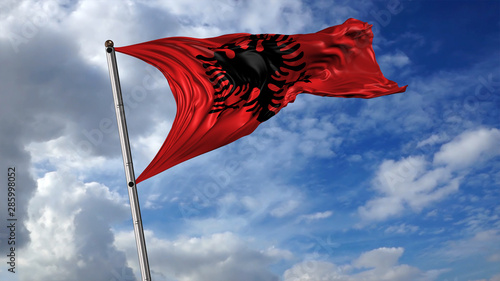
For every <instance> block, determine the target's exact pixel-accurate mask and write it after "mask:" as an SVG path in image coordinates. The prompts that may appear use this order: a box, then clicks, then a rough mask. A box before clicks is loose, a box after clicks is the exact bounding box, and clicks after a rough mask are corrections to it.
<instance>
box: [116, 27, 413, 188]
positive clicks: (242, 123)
mask: <svg viewBox="0 0 500 281" xmlns="http://www.w3.org/2000/svg"><path fill="white" fill-rule="evenodd" d="M372 39H373V33H372V32H371V25H369V24H367V23H365V22H362V21H359V20H356V19H348V20H347V21H346V22H344V23H343V24H341V25H338V26H332V27H329V28H326V29H324V30H321V31H319V32H316V33H310V34H296V35H282V34H247V33H237V34H228V35H222V36H219V37H213V38H205V39H197V38H188V37H171V38H164V39H158V40H154V41H150V42H145V43H140V44H136V45H131V46H125V47H117V48H116V51H118V52H121V53H124V54H128V55H131V56H134V57H137V58H139V59H141V60H144V61H145V62H147V63H149V64H151V65H153V66H155V67H157V68H158V69H159V70H160V71H161V72H162V73H163V74H164V75H165V77H166V79H167V80H168V83H169V85H170V89H171V90H172V93H173V95H174V98H175V101H176V103H177V113H176V116H175V119H174V122H173V124H172V128H171V130H170V132H169V134H168V136H167V138H166V140H165V142H164V143H163V145H162V146H161V148H160V150H159V151H158V153H157V155H156V156H155V157H154V159H153V160H152V161H151V163H150V164H149V165H148V166H147V168H146V169H145V170H144V171H143V172H142V174H141V175H140V176H139V177H138V178H137V180H136V182H137V183H139V182H141V181H143V180H145V179H147V178H149V177H152V176H154V175H156V174H158V173H161V172H163V171H164V170H166V169H168V168H170V167H172V166H175V165H177V164H179V163H181V162H184V161H186V160H188V159H190V158H193V157H196V156H198V155H200V154H203V153H206V152H209V151H211V150H214V149H216V148H218V147H221V146H224V145H226V144H229V143H231V142H233V141H235V140H237V139H239V138H241V137H243V136H246V135H248V134H250V133H252V132H253V131H254V130H255V129H256V128H257V126H259V125H260V124H261V123H262V122H264V121H266V120H268V119H269V118H271V117H272V116H274V115H276V114H277V113H278V112H279V111H280V110H281V109H282V108H283V107H285V106H286V105H287V104H288V103H290V102H293V101H294V100H295V97H296V96H297V94H300V93H309V94H314V95H319V96H328V97H346V98H348V97H351V98H374V97H379V96H384V95H389V94H394V93H401V92H404V91H405V89H406V86H404V87H399V86H398V85H397V83H395V82H393V81H390V80H388V79H386V78H385V77H384V75H383V74H382V72H381V71H380V67H379V66H378V64H377V62H376V59H375V54H374V52H373V48H372Z"/></svg>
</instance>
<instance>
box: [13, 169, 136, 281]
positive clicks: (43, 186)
mask: <svg viewBox="0 0 500 281" xmlns="http://www.w3.org/2000/svg"><path fill="white" fill-rule="evenodd" d="M125 202H126V199H125V198H122V197H120V196H119V195H118V194H117V193H114V192H111V191H110V190H109V189H108V187H106V186H104V185H101V184H99V183H95V182H90V183H83V182H80V181H78V180H76V179H75V178H74V177H73V176H71V175H68V174H64V173H58V172H50V173H47V174H46V175H45V176H44V177H43V178H41V179H39V180H38V189H37V191H36V193H35V195H34V196H33V198H32V199H31V201H30V204H29V209H28V213H29V219H28V221H27V222H26V225H27V227H28V229H29V231H30V232H31V234H30V236H31V237H30V238H31V244H30V245H29V247H26V248H24V249H21V250H20V253H19V259H20V260H19V263H20V264H23V270H22V271H20V274H21V275H20V276H21V278H22V279H23V280H29V279H31V278H33V276H36V278H37V280H40V281H42V280H65V281H66V280H113V278H115V277H116V275H117V274H118V273H120V274H122V273H123V274H128V275H129V276H132V271H131V269H130V268H129V267H128V265H127V262H126V259H125V254H124V253H123V252H121V251H119V250H117V249H116V247H114V246H113V240H114V235H113V233H112V232H111V225H110V223H112V222H115V223H120V222H122V221H124V220H126V219H127V218H128V216H129V213H130V210H129V207H128V206H127V205H126V203H125ZM118 275H119V274H118ZM128 280H133V279H128Z"/></svg>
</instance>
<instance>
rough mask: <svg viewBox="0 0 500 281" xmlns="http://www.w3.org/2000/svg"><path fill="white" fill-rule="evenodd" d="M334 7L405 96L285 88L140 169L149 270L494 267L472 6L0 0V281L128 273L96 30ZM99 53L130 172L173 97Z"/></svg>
mask: <svg viewBox="0 0 500 281" xmlns="http://www.w3.org/2000/svg"><path fill="white" fill-rule="evenodd" d="M348 18H356V19H359V20H362V21H365V22H368V23H370V24H373V32H374V35H375V37H374V40H373V48H374V50H375V54H376V57H377V61H378V63H379V65H380V67H381V69H382V72H383V73H384V75H385V76H386V77H387V78H388V79H390V80H393V81H396V82H397V83H398V84H399V85H400V86H403V85H408V89H407V91H406V92H405V93H401V94H396V95H391V96H384V97H379V98H376V99H371V100H362V99H343V98H326V97H318V96H312V95H306V94H303V95H299V96H298V97H297V99H296V101H295V102H294V103H292V104H289V105H288V106H287V107H286V108H284V109H283V110H281V111H280V112H279V114H277V115H276V116H275V117H273V118H271V119H270V120H269V121H266V122H264V123H263V124H261V125H260V126H259V127H258V128H257V130H256V131H255V132H254V133H253V134H251V135H249V136H247V137H244V138H242V139H240V140H238V141H236V142H234V143H232V144H229V145H227V146H225V147H222V148H220V149H217V150H215V151H212V152H209V153H207V154H204V155H202V156H199V157H196V158H194V159H191V160H189V161H187V162H184V163H182V164H180V165H177V166H175V167H173V168H171V169H169V170H167V171H165V172H164V173H162V174H160V175H158V176H156V177H153V178H151V179H148V180H146V181H144V182H142V183H140V184H139V185H138V193H139V197H140V203H141V211H142V217H143V224H144V229H145V235H146V243H147V248H148V255H149V263H150V266H151V272H152V279H153V280H154V281H160V280H168V281H173V280H178V281H187V280H190V281H206V280H218V281H234V280H239V281H253V280H258V281H277V280H283V281H299V280H301V281H302V280H312V281H320V280H343V281H361V280H384V281H407V280H416V281H428V280H429V281H433V280H440V281H466V280H474V281H498V280H500V205H499V204H498V202H500V188H499V187H500V157H499V156H500V148H499V145H498V144H499V143H500V117H499V108H500V97H499V94H500V48H499V46H500V2H499V1H489V0H481V1H452V0H450V1H397V0H387V1H385V0H382V1H368V0H367V1H327V0H323V1H321V0H320V1H305V0H302V1H299V0H286V1H285V0H267V1H263V0H262V1H261V0H252V1H250V0H249V1H238V0H222V1H195V0H167V1H154V0H152V1H144V0H143V1H133V0H127V1H118V0H116V1H113V0H112V1H97V0H95V1H93V0H84V1H64V0H61V1H55V0H47V1H34V0H24V1H11V0H2V1H1V3H0V50H1V52H0V85H1V88H0V101H1V102H0V219H1V220H2V222H1V224H0V225H2V227H1V228H0V254H1V255H0V280H27V281H28V280H29V281H38V280H40V281H45V280H51V281H57V280H61V281H62V280H64V281H71V280H77V281H86V280H89V281H90V280H102V281H112V280H113V281H129V280H140V271H139V266H138V258H137V252H136V248H135V241H134V234H133V225H132V219H131V213H130V205H129V201H128V194H127V188H126V182H125V176H124V170H123V165H122V158H121V157H122V156H121V150H120V143H119V138H118V130H117V126H116V118H115V113H114V108H113V99H112V93H111V86H110V81H109V74H108V69H107V63H106V55H105V50H104V42H105V40H107V39H112V40H113V41H114V42H115V45H116V46H126V45H130V44H135V43H140V42H144V41H149V40H153V39H158V38H163V37H169V36H188V37H197V38H205V37H212V36H218V35H222V34H227V33H237V32H248V33H282V34H295V33H310V32H316V31H319V30H321V29H323V28H326V27H328V26H332V25H337V24H341V23H343V22H344V21H345V20H347V19H348ZM117 59H118V66H119V72H120V78H121V83H122V90H123V95H124V100H125V105H126V109H125V110H126V114H127V123H128V130H129V135H130V142H131V145H132V155H133V159H134V165H135V171H136V175H138V174H139V173H140V172H141V171H143V170H144V168H145V167H146V166H147V165H148V163H149V161H150V160H151V159H152V158H153V157H154V155H155V154H156V151H157V150H158V148H159V147H160V145H161V144H162V143H163V140H164V139H165V137H166V136H167V134H168V131H169V128H170V126H171V124H172V121H173V118H174V116H175V102H174V100H173V97H172V94H171V92H170V89H169V87H168V84H167V82H166V79H164V78H163V77H162V75H161V74H160V72H159V71H158V70H156V69H155V68H153V67H152V66H149V65H148V64H146V63H144V62H142V61H140V60H138V59H135V58H133V57H130V56H127V55H123V54H117ZM9 168H15V180H14V182H15V196H11V195H9V194H8V189H7V188H8V184H9V182H12V181H9V176H8V172H9ZM11 197H14V198H15V219H17V220H16V221H15V232H14V233H13V234H12V233H11V232H10V229H9V227H8V226H9V224H10V223H12V221H8V220H7V219H8V218H9V214H8V198H11ZM12 235H14V236H12ZM11 237H14V238H15V240H14V241H15V247H14V248H15V249H14V251H12V250H11V247H12V246H13V245H9V244H8V242H9V241H12V239H11V240H9V238H11ZM12 252H13V253H14V255H15V268H14V271H15V273H12V272H10V271H9V269H10V268H12V267H11V265H9V264H8V262H9V261H10V260H11V257H8V255H11V253H12Z"/></svg>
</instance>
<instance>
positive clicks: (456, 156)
mask: <svg viewBox="0 0 500 281" xmlns="http://www.w3.org/2000/svg"><path fill="white" fill-rule="evenodd" d="M498 143H500V131H499V130H498V129H495V128H493V129H484V128H482V129H478V130H473V131H466V132H463V133H462V134H460V135H458V136H457V137H455V138H454V139H452V140H451V141H450V142H448V143H445V144H443V145H442V146H441V149H440V150H439V151H438V152H437V153H436V154H435V155H434V160H433V162H430V161H428V160H426V159H425V158H424V156H409V157H407V158H404V159H402V160H399V161H394V160H385V161H384V162H382V164H381V165H380V166H379V169H378V171H377V174H376V176H375V179H374V181H373V188H374V190H375V191H376V192H377V193H378V195H377V196H375V198H373V199H370V200H369V201H368V202H367V203H366V204H365V205H364V206H361V207H359V209H358V213H359V215H360V216H361V218H362V219H363V220H366V221H380V220H385V219H387V218H390V217H396V216H400V215H401V214H402V213H403V212H404V211H406V210H408V209H411V210H413V211H415V212H420V211H421V210H422V209H423V208H425V207H427V206H429V205H430V204H432V203H433V202H436V201H439V200H442V199H444V198H446V197H447V196H448V195H450V194H452V193H454V192H456V191H457V190H458V188H459V185H460V181H461V180H462V178H463V177H464V176H465V175H466V172H463V171H462V170H463V169H465V168H468V169H473V168H474V167H473V164H480V163H484V162H486V161H488V160H489V159H491V158H493V157H496V156H498V155H500V149H499V148H498Z"/></svg>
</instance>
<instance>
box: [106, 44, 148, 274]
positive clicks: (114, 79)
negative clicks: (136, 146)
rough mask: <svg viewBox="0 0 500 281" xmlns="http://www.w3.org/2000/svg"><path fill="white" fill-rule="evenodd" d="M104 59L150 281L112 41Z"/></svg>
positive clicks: (137, 232) (144, 267) (136, 230)
mask: <svg viewBox="0 0 500 281" xmlns="http://www.w3.org/2000/svg"><path fill="white" fill-rule="evenodd" d="M105 46H106V57H107V59H108V69H109V77H110V79H111V88H112V90H113V99H114V101H115V110H116V120H117V122H118V133H119V134H120V143H121V146H122V155H123V166H124V168H125V177H126V178H127V185H128V197H129V199H130V209H131V211H132V219H133V221H134V234H135V242H136V246H137V254H138V255H139V265H140V268H141V275H142V280H143V281H151V273H150V271H149V262H148V253H147V250H146V239H145V237H144V229H143V227H142V218H141V210H140V207H139V197H138V195H137V186H136V184H135V175H134V166H133V164H132V153H131V151H130V143H129V139H128V131H127V122H126V121H125V109H124V107H123V98H122V91H121V87H120V78H119V77H118V66H117V64H116V55H115V48H114V44H113V41H111V40H107V41H106V42H105Z"/></svg>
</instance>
